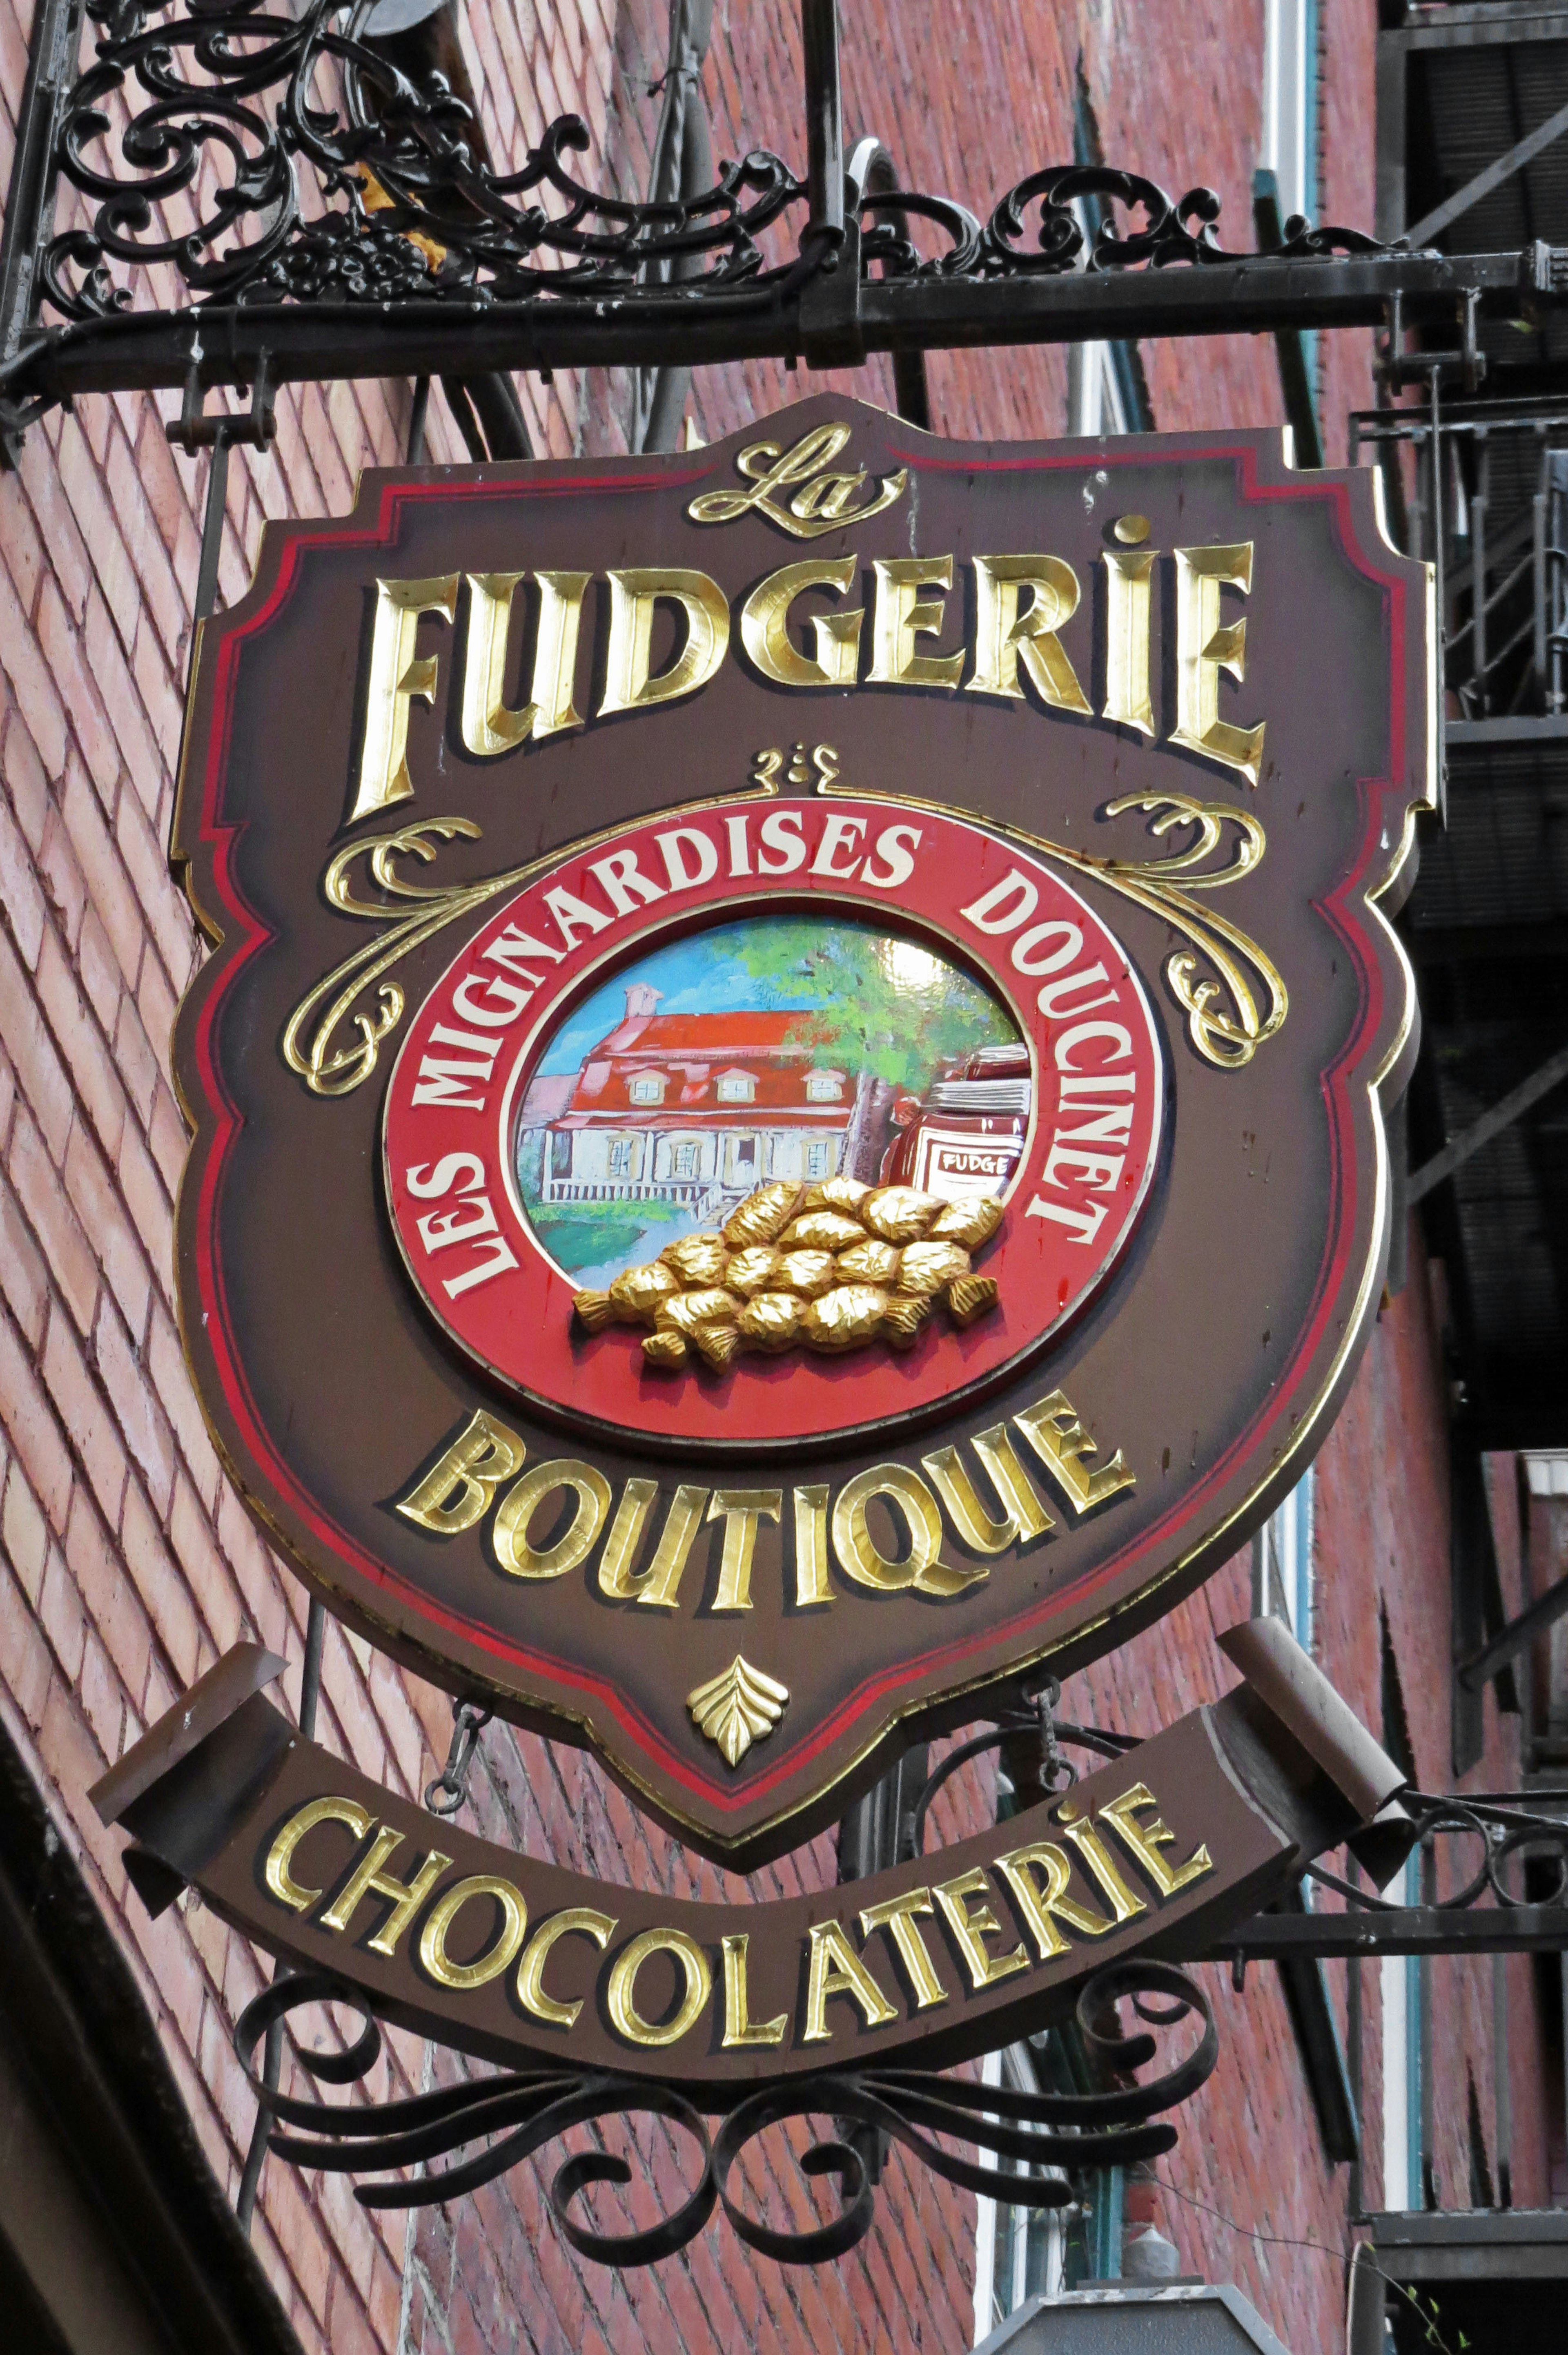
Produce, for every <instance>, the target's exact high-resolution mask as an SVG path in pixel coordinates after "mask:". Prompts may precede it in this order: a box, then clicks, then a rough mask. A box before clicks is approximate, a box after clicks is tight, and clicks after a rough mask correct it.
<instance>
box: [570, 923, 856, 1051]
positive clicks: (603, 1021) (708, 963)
mask: <svg viewBox="0 0 1568 2355" xmlns="http://www.w3.org/2000/svg"><path fill="white" fill-rule="evenodd" d="M770 921H771V919H769V918H768V917H767V916H760V917H752V918H749V919H748V920H747V922H745V923H742V924H718V925H715V927H714V929H713V930H712V931H711V932H690V933H688V934H687V936H686V938H685V939H684V940H680V941H672V942H671V943H669V945H668V947H666V948H662V949H655V950H654V952H653V954H652V956H646V957H643V958H641V961H640V962H639V963H637V964H628V965H622V966H621V968H620V972H619V973H618V974H617V975H616V976H615V978H614V980H613V981H607V982H606V983H605V985H604V986H603V987H602V988H601V989H596V990H595V991H594V993H593V996H591V997H586V998H585V999H584V1000H583V1002H582V1004H581V1005H580V1006H579V1007H577V1011H576V1013H575V1014H572V1015H570V1016H568V1018H567V1020H566V1022H565V1023H564V1024H563V1025H562V1027H561V1028H560V1029H559V1030H557V1031H556V1035H555V1037H554V1038H553V1039H551V1041H550V1043H549V1045H548V1047H547V1048H546V1050H545V1054H544V1057H543V1059H542V1060H541V1061H540V1063H539V1066H538V1069H539V1070H540V1071H542V1072H545V1071H577V1069H578V1067H579V1066H580V1065H581V1064H582V1062H583V1061H584V1060H585V1059H586V1057H587V1056H588V1053H589V1051H590V1050H592V1049H593V1048H595V1047H597V1046H598V1044H599V1040H600V1039H602V1038H604V1037H605V1036H606V1035H607V1034H608V1033H609V1031H611V1030H613V1029H614V1028H615V1026H616V1024H617V1023H618V1022H619V1021H620V1019H621V1018H622V1016H623V1015H624V1013H625V1011H626V991H627V987H628V986H629V984H630V983H631V982H634V981H645V982H648V983H650V984H652V987H653V988H655V989H658V990H662V992H663V996H662V999H661V1001H660V1005H659V1012H660V1013H661V1014H743V1013H752V1012H755V1011H758V1010H760V1009H762V1008H764V1007H800V1011H801V1012H802V1013H804V1012H808V1011H809V1010H810V999H809V998H808V996H807V994H806V993H805V991H804V990H802V991H800V993H799V994H798V995H791V993H790V991H789V986H788V984H787V983H784V982H779V981H769V980H762V979H759V978H758V976H757V975H754V974H750V973H747V970H746V967H745V966H744V965H743V964H741V963H740V962H739V960H738V959H737V958H736V955H735V953H734V946H735V943H736V940H737V939H738V938H739V937H740V936H741V935H742V934H743V933H747V932H751V933H755V932H756V931H757V929H758V926H759V925H762V924H766V923H768V922H770ZM786 921H788V920H786ZM874 929H875V928H874V926H872V925H870V924H835V925H826V926H824V927H823V937H824V939H826V938H828V937H830V936H833V935H836V936H838V937H841V938H842V937H843V936H844V935H846V934H848V935H851V936H853V935H855V934H865V933H870V932H874Z"/></svg>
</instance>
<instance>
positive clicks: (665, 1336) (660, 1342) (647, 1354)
mask: <svg viewBox="0 0 1568 2355" xmlns="http://www.w3.org/2000/svg"><path fill="white" fill-rule="evenodd" d="M642 1355H643V1357H644V1358H645V1359H647V1361H648V1363H649V1364H650V1365H651V1366H656V1367H658V1369H660V1371H661V1372H669V1373H673V1371H674V1369H675V1368H676V1367H677V1366H683V1365H684V1364H685V1362H686V1359H687V1358H688V1356H689V1355H690V1351H689V1350H688V1349H687V1348H686V1345H685V1342H684V1341H683V1339H682V1337H681V1336H680V1334H679V1333H650V1334H649V1336H648V1337H647V1339H646V1340H645V1341H644V1342H643V1344H642Z"/></svg>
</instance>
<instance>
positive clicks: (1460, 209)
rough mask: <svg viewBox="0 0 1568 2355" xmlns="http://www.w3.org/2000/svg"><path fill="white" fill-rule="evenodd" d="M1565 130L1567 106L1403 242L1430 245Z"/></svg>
mask: <svg viewBox="0 0 1568 2355" xmlns="http://www.w3.org/2000/svg"><path fill="white" fill-rule="evenodd" d="M1565 131H1568V106H1560V107H1559V108H1558V110H1557V112H1556V113H1555V114H1552V115H1548V117H1547V119H1546V121H1545V122H1544V123H1542V125H1541V127H1540V129H1539V130H1536V131H1532V132H1531V133H1530V134H1529V136H1528V137H1527V138H1524V139H1521V140H1520V141H1519V143H1518V144H1517V145H1515V146H1512V147H1510V149H1509V151H1508V153H1507V155H1499V157H1498V159H1497V162H1496V163H1495V164H1489V165H1487V167H1486V169H1485V171H1484V172H1478V173H1477V174H1476V176H1475V178H1474V179H1473V180H1467V181H1466V183H1465V185H1464V186H1463V187H1462V188H1456V189H1455V191H1454V194H1453V195H1452V196H1451V197H1445V198H1444V200H1443V202H1442V203H1441V204H1440V205H1436V206H1435V207H1434V208H1433V209H1432V211H1431V212H1429V213H1426V214H1425V215H1424V216H1423V218H1421V219H1420V220H1418V221H1417V222H1416V223H1415V225H1414V228H1413V229H1406V230H1405V232H1404V235H1405V241H1406V243H1407V244H1409V245H1411V246H1413V247H1414V246H1422V245H1430V244H1431V242H1432V240H1433V239H1434V238H1435V237H1436V235H1437V234H1438V232H1439V231H1440V230H1442V229H1446V228H1447V226H1448V224H1449V222H1450V221H1456V220H1457V219H1458V218H1459V216H1460V214H1461V213H1467V212H1468V211H1469V209H1470V208H1471V206H1472V205H1478V204H1479V203H1480V201H1481V198H1482V197H1489V196H1490V195H1491V192H1492V190H1493V189H1494V188H1500V187H1501V186H1502V184H1503V182H1504V181H1505V180H1511V179H1512V177H1513V176H1514V174H1515V173H1516V172H1522V171H1523V169H1524V167H1525V165H1527V164H1533V163H1534V161H1535V159H1536V157H1537V156H1538V155H1542V154H1543V153H1544V151H1545V150H1546V149H1547V148H1548V147H1550V146H1551V145H1552V143H1553V142H1554V141H1555V140H1558V139H1561V138H1562V136H1563V133H1564V132H1565Z"/></svg>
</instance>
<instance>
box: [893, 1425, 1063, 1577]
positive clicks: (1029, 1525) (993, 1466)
mask: <svg viewBox="0 0 1568 2355" xmlns="http://www.w3.org/2000/svg"><path fill="white" fill-rule="evenodd" d="M969 1444H970V1446H971V1447H972V1448H973V1449H974V1451H975V1454H976V1455H978V1456H979V1457H980V1462H981V1463H982V1464H983V1465H985V1468H986V1470H987V1471H988V1472H989V1473H990V1475H991V1481H992V1484H993V1486H994V1487H995V1489H996V1493H997V1495H998V1496H999V1497H1001V1508H1002V1518H1001V1520H999V1521H993V1520H992V1519H991V1515H990V1514H989V1513H988V1512H987V1511H986V1509H985V1508H984V1506H983V1505H982V1504H981V1503H980V1497H979V1496H978V1495H977V1494H976V1491H975V1484H974V1482H973V1481H972V1480H971V1479H970V1478H969V1471H968V1468H967V1466H966V1465H965V1463H964V1460H963V1457H962V1456H961V1455H959V1451H958V1449H957V1448H956V1447H938V1449H937V1450H936V1451H935V1453H934V1454H932V1455H922V1457H921V1458H920V1468H921V1470H922V1471H923V1472H924V1473H925V1475H926V1477H927V1480H929V1482H930V1483H931V1486H932V1487H933V1488H935V1490H936V1491H937V1494H938V1497H940V1498H941V1500H942V1502H943V1504H944V1505H946V1507H947V1508H948V1518H949V1519H950V1520H951V1522H952V1524H953V1527H954V1529H956V1530H957V1531H958V1533H959V1542H960V1543H961V1544H963V1545H967V1546H968V1548H969V1551H970V1552H971V1553H1005V1552H1006V1551H1007V1549H1008V1547H1009V1546H1012V1545H1026V1544H1028V1543H1030V1542H1031V1541H1032V1540H1033V1539H1035V1538H1040V1537H1044V1534H1045V1532H1046V1530H1047V1529H1054V1528H1055V1526H1056V1524H1055V1522H1054V1520H1053V1519H1052V1518H1051V1516H1050V1514H1049V1513H1048V1512H1047V1511H1046V1510H1045V1508H1044V1505H1043V1504H1042V1503H1041V1502H1040V1499H1039V1497H1037V1496H1036V1495H1035V1493H1034V1490H1033V1486H1032V1485H1031V1483H1030V1479H1029V1476H1028V1474H1027V1473H1026V1472H1025V1471H1024V1469H1023V1466H1022V1464H1021V1463H1020V1462H1019V1460H1018V1458H1017V1456H1016V1455H1014V1453H1013V1448H1012V1441H1011V1440H1010V1439H1009V1437H1008V1435H1007V1431H1006V1427H1005V1425H1004V1424H1002V1423H995V1424H993V1425H992V1427H991V1430H990V1431H981V1432H977V1433H976V1434H975V1436H974V1438H973V1439H972V1440H971V1441H970V1442H969Z"/></svg>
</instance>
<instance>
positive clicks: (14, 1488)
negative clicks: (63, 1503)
mask: <svg viewBox="0 0 1568 2355" xmlns="http://www.w3.org/2000/svg"><path fill="white" fill-rule="evenodd" d="M0 1540H3V1542H4V1545H5V1559H6V1561H8V1562H9V1563H10V1565H11V1568H12V1570H13V1571H14V1572H15V1573H16V1581H17V1583H18V1584H19V1585H20V1586H21V1588H22V1590H23V1592H24V1593H26V1597H27V1600H28V1602H29V1603H30V1604H33V1605H34V1606H35V1608H36V1607H37V1600H38V1595H39V1593H40V1592H41V1590H42V1587H43V1583H44V1567H45V1564H46V1563H47V1561H48V1552H49V1525H48V1521H47V1520H46V1519H45V1518H44V1514H43V1508H42V1507H41V1506H40V1505H39V1503H38V1500H37V1497H35V1496H34V1494H33V1492H32V1490H31V1488H29V1487H28V1486H27V1479H26V1474H25V1473H24V1471H23V1469H22V1467H21V1465H20V1464H18V1463H16V1461H15V1460H13V1462H12V1463H11V1465H10V1466H9V1468H8V1469H7V1471H6V1474H5V1498H4V1502H3V1503H0Z"/></svg>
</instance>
